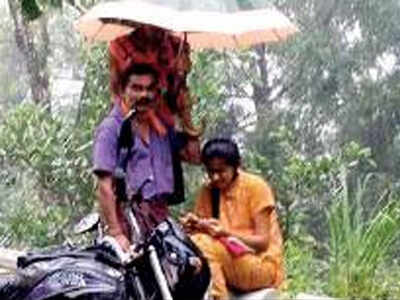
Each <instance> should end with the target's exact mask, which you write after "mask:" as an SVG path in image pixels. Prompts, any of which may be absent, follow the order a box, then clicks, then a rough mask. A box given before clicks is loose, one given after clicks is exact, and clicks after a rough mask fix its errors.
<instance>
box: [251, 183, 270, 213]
mask: <svg viewBox="0 0 400 300" xmlns="http://www.w3.org/2000/svg"><path fill="white" fill-rule="evenodd" d="M250 205H251V214H252V217H255V216H256V215H257V214H258V213H260V212H261V211H263V210H264V209H266V208H268V207H270V208H274V207H275V199H274V195H273V192H272V189H271V188H270V186H269V185H268V184H267V183H266V182H265V181H264V180H263V179H261V178H255V179H254V180H253V182H252V184H251V188H250Z"/></svg>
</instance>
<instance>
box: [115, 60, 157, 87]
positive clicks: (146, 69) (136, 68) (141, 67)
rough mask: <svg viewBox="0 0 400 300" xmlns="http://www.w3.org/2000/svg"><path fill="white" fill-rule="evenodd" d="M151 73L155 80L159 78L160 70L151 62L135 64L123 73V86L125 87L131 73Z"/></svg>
mask: <svg viewBox="0 0 400 300" xmlns="http://www.w3.org/2000/svg"><path fill="white" fill-rule="evenodd" d="M133 74H134V75H151V76H153V78H154V81H157V79H158V72H157V71H156V70H155V69H154V68H153V67H152V66H151V65H149V64H133V65H131V66H130V67H129V68H128V69H127V70H126V71H125V72H123V73H122V74H121V88H122V89H125V87H126V85H127V84H128V81H129V77H130V76H131V75H133Z"/></svg>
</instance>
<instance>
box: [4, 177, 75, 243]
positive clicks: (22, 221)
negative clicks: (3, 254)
mask: <svg viewBox="0 0 400 300" xmlns="http://www.w3.org/2000/svg"><path fill="white" fill-rule="evenodd" d="M32 178H33V177H32V176H29V174H27V173H25V174H23V175H16V176H15V178H14V182H13V184H8V185H3V184H2V185H0V195H1V197H2V201H1V203H0V224H1V226H0V236H1V235H5V234H10V240H11V241H12V244H11V246H12V247H17V248H25V247H29V248H32V247H45V246H48V245H52V244H57V243H62V242H63V240H64V236H63V230H64V229H65V224H67V222H68V216H69V215H70V214H71V212H72V207H69V206H63V205H58V204H55V203H48V202H46V201H43V198H42V197H43V193H42V191H41V190H40V189H37V188H35V187H36V186H37V182H35V180H34V179H32Z"/></svg>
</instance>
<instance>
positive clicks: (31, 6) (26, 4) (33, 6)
mask: <svg viewBox="0 0 400 300" xmlns="http://www.w3.org/2000/svg"><path fill="white" fill-rule="evenodd" d="M20 1H21V8H22V14H23V15H24V16H25V17H26V18H27V19H28V20H29V21H32V20H35V19H37V18H39V17H40V16H41V15H42V10H41V9H40V7H39V5H38V3H37V2H36V0H20Z"/></svg>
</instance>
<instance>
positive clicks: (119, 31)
mask: <svg viewBox="0 0 400 300" xmlns="http://www.w3.org/2000/svg"><path fill="white" fill-rule="evenodd" d="M268 2H269V1H267V0H247V1H246V0H242V1H234V0H218V1H216V0H168V1H166V0H120V1H113V2H105V3H101V4H98V5H96V6H94V7H93V8H92V9H90V10H89V11H88V12H87V13H86V14H85V15H83V16H82V17H81V18H80V19H79V20H78V21H77V22H76V24H75V26H76V29H77V30H78V31H79V32H81V33H82V34H83V35H84V36H85V37H86V38H88V39H89V40H92V41H93V40H94V41H96V40H97V41H111V40H114V39H115V38H117V37H120V36H123V35H126V34H128V33H130V32H132V31H134V30H135V28H137V27H139V26H141V25H142V24H147V25H153V26H156V27H160V28H163V29H166V30H169V31H171V32H173V33H174V34H176V35H178V36H182V37H183V36H184V35H186V38H187V41H188V43H189V44H190V46H191V47H192V49H199V48H214V49H221V48H240V47H247V46H251V45H255V44H259V43H270V42H279V41H284V40H286V39H287V38H288V37H289V36H291V35H293V34H294V33H296V32H298V29H297V27H296V26H295V25H294V24H293V23H292V22H290V20H289V19H288V18H287V17H286V16H284V15H283V14H282V13H280V12H279V11H278V10H276V9H275V8H273V7H272V6H270V5H269V4H268Z"/></svg>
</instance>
